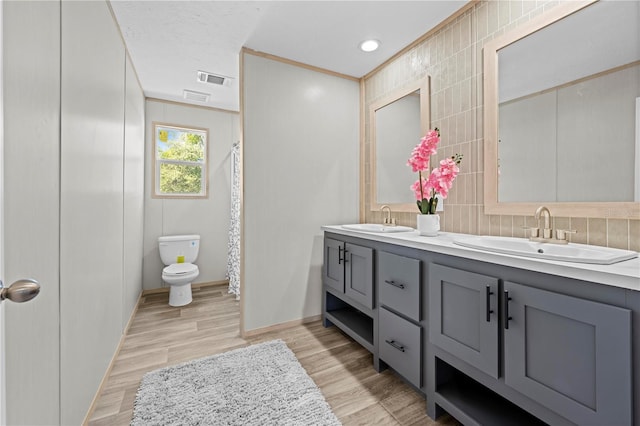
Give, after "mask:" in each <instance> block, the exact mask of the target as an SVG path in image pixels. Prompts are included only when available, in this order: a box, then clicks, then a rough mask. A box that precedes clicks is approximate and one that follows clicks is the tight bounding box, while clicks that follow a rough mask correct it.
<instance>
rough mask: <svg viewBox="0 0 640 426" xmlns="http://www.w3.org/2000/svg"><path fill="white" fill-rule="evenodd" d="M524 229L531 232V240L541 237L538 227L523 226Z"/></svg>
mask: <svg viewBox="0 0 640 426" xmlns="http://www.w3.org/2000/svg"><path fill="white" fill-rule="evenodd" d="M522 229H524V230H525V231H529V237H530V238H537V237H539V236H540V228H538V227H536V226H523V227H522Z"/></svg>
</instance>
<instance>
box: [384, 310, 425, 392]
mask: <svg viewBox="0 0 640 426" xmlns="http://www.w3.org/2000/svg"><path fill="white" fill-rule="evenodd" d="M378 319H379V322H380V326H379V342H380V343H379V345H380V347H379V355H380V359H381V360H383V361H384V362H386V363H387V364H388V365H389V366H390V367H391V368H393V369H394V370H396V371H397V372H398V373H399V374H400V375H401V376H402V377H404V378H405V379H407V380H408V381H409V382H410V383H412V384H413V385H414V386H416V387H417V388H420V387H421V385H422V383H421V380H420V379H421V377H422V374H420V372H421V360H422V356H421V352H422V351H421V348H422V343H421V342H422V339H421V334H422V333H421V328H420V326H417V325H415V324H412V323H410V322H409V321H407V320H405V319H403V318H400V317H399V316H398V315H396V314H394V313H392V312H390V311H388V310H386V309H384V308H380V310H379V313H378Z"/></svg>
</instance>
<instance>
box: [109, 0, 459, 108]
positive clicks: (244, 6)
mask: <svg viewBox="0 0 640 426" xmlns="http://www.w3.org/2000/svg"><path fill="white" fill-rule="evenodd" d="M465 3H467V1H466V0H465V1H453V0H448V1H435V0H434V1H268V0H264V1H143V0H136V1H131V0H112V1H111V5H112V8H113V11H114V14H115V16H116V19H117V21H118V24H119V25H120V28H121V31H122V34H123V36H124V39H125V42H126V44H127V48H128V50H129V52H130V54H131V58H132V61H133V64H134V66H135V68H136V70H137V72H138V76H139V78H140V82H141V84H142V88H143V90H144V92H145V95H146V96H148V97H154V98H159V99H166V100H173V101H178V102H189V103H194V104H199V105H207V106H212V107H218V108H223V109H229V110H234V111H237V110H238V109H239V93H238V77H239V75H238V72H239V67H238V58H239V56H238V55H239V52H240V49H241V48H242V47H243V46H245V47H248V48H251V49H254V50H257V51H261V52H265V53H270V54H273V55H276V56H281V57H283V58H287V59H291V60H294V61H298V62H302V63H305V64H309V65H314V66H317V67H320V68H324V69H328V70H331V71H335V72H338V73H342V74H346V75H350V76H353V77H362V76H363V75H365V74H366V73H368V72H369V71H371V70H373V69H374V68H375V67H376V66H378V65H380V64H381V63H383V62H384V61H385V60H387V59H388V58H390V57H391V56H393V54H395V53H396V52H398V51H399V50H401V49H402V48H404V47H405V46H407V45H408V44H410V43H411V42H412V41H414V40H415V39H417V38H418V37H420V36H421V35H423V34H424V33H426V32H427V31H429V30H430V29H431V28H433V27H434V26H436V25H437V24H439V23H440V22H442V21H443V20H445V19H446V18H447V17H449V16H450V15H451V14H452V13H454V12H455V11H456V10H458V9H459V8H461V7H462V6H463V5H464V4H465ZM367 38H375V39H378V40H380V41H381V42H382V45H381V47H380V49H378V50H377V51H376V52H373V53H363V52H361V51H360V50H358V44H359V43H360V42H361V41H362V40H365V39H367ZM198 70H202V71H208V72H212V73H214V74H219V75H224V76H229V77H232V78H233V79H234V80H232V84H231V85H230V86H229V87H224V86H216V85H212V84H204V83H200V82H198V81H197V80H196V72H197V71H198ZM184 89H188V90H193V91H197V92H203V93H208V94H210V95H211V96H210V99H209V101H208V102H207V103H206V104H203V103H198V102H190V101H186V100H185V99H184V98H183V90H184Z"/></svg>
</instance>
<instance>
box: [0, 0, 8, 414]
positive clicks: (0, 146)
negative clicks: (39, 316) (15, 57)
mask: <svg viewBox="0 0 640 426" xmlns="http://www.w3.org/2000/svg"><path fill="white" fill-rule="evenodd" d="M0 23H2V2H0ZM2 46H4V44H3V42H2V31H0V281H1V280H3V279H4V274H3V269H4V252H3V249H4V220H3V218H2V217H3V215H2V212H3V210H4V182H3V180H2V177H3V176H4V169H3V167H2V164H3V161H4V155H3V154H4V108H3V106H4V95H3V93H2V87H3V86H4V80H3V74H2V64H3V60H2V58H3V56H2ZM4 386H5V384H4V309H3V307H2V303H0V425H6V424H7V419H6V416H5V410H4V404H5V397H4Z"/></svg>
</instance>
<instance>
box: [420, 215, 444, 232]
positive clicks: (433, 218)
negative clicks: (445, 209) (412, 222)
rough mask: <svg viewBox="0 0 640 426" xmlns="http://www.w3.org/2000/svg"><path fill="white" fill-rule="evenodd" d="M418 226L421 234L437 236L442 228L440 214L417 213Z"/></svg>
mask: <svg viewBox="0 0 640 426" xmlns="http://www.w3.org/2000/svg"><path fill="white" fill-rule="evenodd" d="M417 216H418V217H417V223H418V225H417V228H418V233H420V235H424V236H426V237H435V236H437V235H438V231H439V230H440V216H438V215H437V214H419V215H417Z"/></svg>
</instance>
